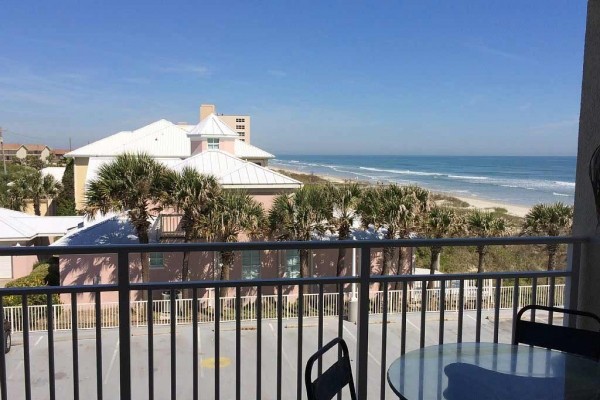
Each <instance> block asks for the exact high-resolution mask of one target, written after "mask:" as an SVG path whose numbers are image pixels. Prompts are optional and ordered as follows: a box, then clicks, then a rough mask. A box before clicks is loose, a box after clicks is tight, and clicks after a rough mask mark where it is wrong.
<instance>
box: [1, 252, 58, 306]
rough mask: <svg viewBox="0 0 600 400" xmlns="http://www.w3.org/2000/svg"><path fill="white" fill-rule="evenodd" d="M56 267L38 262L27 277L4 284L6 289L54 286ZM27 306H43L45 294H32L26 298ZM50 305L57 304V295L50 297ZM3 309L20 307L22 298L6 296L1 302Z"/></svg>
mask: <svg viewBox="0 0 600 400" xmlns="http://www.w3.org/2000/svg"><path fill="white" fill-rule="evenodd" d="M57 270H58V265H56V264H55V263H52V262H50V261H40V262H37V263H36V264H35V265H34V266H33V270H32V271H31V273H30V274H29V275H27V276H24V277H22V278H17V279H15V280H14V281H10V282H8V283H7V284H6V287H7V288H11V287H12V288H18V287H39V286H48V285H52V286H53V285H56V283H57V282H56V281H57V276H58V275H57ZM27 302H28V304H29V305H45V304H46V295H45V294H32V295H29V296H27ZM52 303H53V304H59V303H60V297H59V296H58V295H57V294H53V295H52ZM3 304H4V306H5V307H11V306H20V305H21V304H22V296H6V297H4V302H3Z"/></svg>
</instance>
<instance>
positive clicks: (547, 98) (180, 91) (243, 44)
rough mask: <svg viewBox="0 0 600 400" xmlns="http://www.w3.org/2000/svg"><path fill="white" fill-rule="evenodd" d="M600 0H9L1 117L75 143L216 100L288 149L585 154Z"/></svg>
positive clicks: (13, 134)
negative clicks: (590, 17)
mask: <svg viewBox="0 0 600 400" xmlns="http://www.w3.org/2000/svg"><path fill="white" fill-rule="evenodd" d="M201 3H202V4H201ZM585 7H586V2H585V1H583V0H579V1H573V0H564V1H558V0H528V1H523V0H511V1H509V0H502V1H500V0H494V1H484V0H464V1H463V0H453V1H443V2H442V1H433V0H432V1H426V0H419V1H379V2H371V3H370V4H369V3H367V2H353V1H328V2H323V1H315V2H309V1H289V2H287V1H285V2H284V1H276V2H269V3H267V2H255V1H239V2H229V1H219V2H210V3H209V2H186V3H181V2H163V1H161V2H153V1H143V2H141V1H140V2H136V1H127V2H113V1H94V2H92V1H86V2H81V1H72V2H69V1H60V2H53V1H51V2H36V4H35V5H34V4H33V3H28V2H26V3H23V2H4V3H3V5H2V16H3V18H2V23H1V24H0V38H2V39H1V40H0V126H2V127H3V128H4V129H5V131H6V134H5V136H6V141H8V142H16V141H20V142H46V143H48V144H50V145H52V146H56V147H67V146H68V142H69V137H71V138H72V143H73V147H77V146H80V145H83V144H86V143H88V142H89V141H93V140H97V139H99V138H101V137H104V136H107V135H109V134H112V133H115V132H117V131H120V130H129V129H136V128H138V127H141V126H143V125H145V124H147V123H149V122H152V121H155V120H158V119H160V118H165V119H168V120H171V121H174V122H176V121H187V122H190V123H195V122H197V120H198V107H199V105H200V104H201V103H214V104H216V105H217V110H218V111H219V112H223V113H225V114H236V113H243V114H250V115H251V116H252V118H253V122H252V130H253V139H252V142H253V144H256V145H258V146H261V147H263V148H265V149H267V150H270V151H272V152H275V153H276V154H444V155H453V154H460V155H529V154H531V155H574V154H575V153H576V142H577V124H578V116H579V100H580V91H581V73H582V64H583V44H584V34H585Z"/></svg>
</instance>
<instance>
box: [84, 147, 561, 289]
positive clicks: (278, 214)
mask: <svg viewBox="0 0 600 400" xmlns="http://www.w3.org/2000/svg"><path fill="white" fill-rule="evenodd" d="M165 208H170V209H173V210H174V211H175V212H177V213H179V214H181V215H182V217H181V221H180V227H181V229H182V230H183V238H184V241H185V242H192V241H196V240H206V241H211V242H236V241H238V240H239V238H240V235H241V234H245V235H246V236H248V237H249V238H250V239H251V240H252V239H254V238H259V237H268V238H272V239H275V240H296V241H309V240H313V239H318V238H319V237H321V236H322V235H324V234H326V233H328V232H329V233H330V234H333V235H337V237H338V239H339V240H347V239H349V238H350V237H351V232H352V230H353V227H354V226H355V224H356V223H357V222H358V221H360V224H361V226H362V228H363V229H365V230H367V229H369V230H371V231H373V232H375V233H376V234H377V235H379V236H380V237H381V238H382V240H393V239H406V238H412V237H427V238H447V237H458V236H462V237H481V238H485V237H497V236H506V235H516V234H520V235H539V236H559V235H563V234H568V233H569V232H570V227H571V221H572V215H573V210H572V207H571V206H567V205H564V204H562V203H554V204H537V205H535V206H534V207H532V208H531V210H530V212H529V213H528V214H527V215H526V217H525V219H524V220H523V222H522V224H520V226H513V225H512V224H511V223H510V222H509V221H508V220H506V219H505V218H503V217H502V216H498V215H496V214H495V213H493V212H489V211H482V210H473V211H469V212H466V213H465V212H461V211H460V210H456V209H453V208H450V207H444V206H441V205H438V204H436V202H435V201H433V199H432V196H431V194H430V192H428V191H427V190H425V189H423V188H420V187H418V186H399V185H395V184H391V185H387V186H367V187H362V186H360V185H359V184H357V183H345V184H332V183H328V184H320V185H305V186H303V187H301V188H299V189H297V190H295V191H293V192H292V193H284V194H280V195H278V196H277V197H276V198H275V199H274V202H273V205H272V207H271V209H270V210H268V211H266V210H264V209H263V207H262V205H261V204H260V203H259V202H257V201H256V200H255V199H253V198H252V196H250V195H248V193H246V192H244V191H241V190H232V189H226V190H224V189H223V188H222V187H221V186H220V185H219V183H218V182H217V180H216V178H215V177H213V176H208V175H203V174H200V173H198V172H197V171H196V170H194V169H192V168H184V169H182V170H181V171H173V170H171V169H169V168H167V167H166V166H164V165H162V164H161V163H159V162H157V161H155V160H154V159H153V158H152V157H150V156H149V155H146V154H123V155H120V156H118V157H116V158H115V160H114V161H112V162H110V163H107V164H104V165H103V166H102V167H101V168H100V169H99V171H98V174H97V177H96V179H94V180H92V181H91V182H90V183H89V185H88V187H87V191H86V208H85V212H86V213H87V214H88V215H90V216H94V215H96V213H98V212H101V213H107V212H110V211H116V212H125V213H127V215H128V217H129V219H130V221H131V223H132V225H133V226H134V228H135V230H136V232H137V235H138V239H139V242H140V243H148V242H149V236H148V231H149V228H150V219H151V217H152V216H156V215H158V213H160V212H161V211H163V210H164V209H165ZM557 250H558V246H557V245H554V244H549V245H547V246H546V251H547V255H548V264H547V268H548V270H553V269H554V268H555V264H556V254H557ZM442 251H443V248H442V246H432V247H431V259H430V272H431V273H434V272H435V271H438V270H439V269H440V256H441V254H442ZM476 251H477V253H478V256H479V257H478V268H477V271H478V272H483V271H484V268H485V267H484V265H485V255H486V252H487V249H486V246H485V245H478V246H477V248H476ZM346 252H347V249H341V248H340V249H339V253H338V259H337V274H338V275H341V274H342V273H343V270H344V268H345V260H346V257H347V254H346ZM189 256H190V254H189V252H186V253H184V255H183V262H182V280H183V281H186V280H188V277H189ZM382 256H383V261H382V268H381V274H389V273H391V272H394V273H397V274H403V273H410V270H409V269H408V268H409V267H407V265H410V263H409V262H407V261H408V260H407V257H408V254H407V252H406V251H403V250H402V249H400V251H398V255H397V260H396V261H397V262H396V266H397V270H396V271H392V270H391V268H392V265H393V261H394V260H393V256H394V252H393V249H392V248H384V249H383V255H382ZM220 258H221V262H222V267H221V271H220V279H222V280H228V279H229V274H230V271H231V268H232V266H233V261H234V257H233V252H231V251H221V252H220ZM299 258H300V276H302V277H306V276H309V275H310V268H309V250H305V249H302V250H300V251H299ZM141 264H142V278H143V280H144V281H148V280H149V259H148V256H147V254H142V260H141Z"/></svg>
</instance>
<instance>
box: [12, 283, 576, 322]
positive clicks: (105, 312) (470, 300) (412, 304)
mask: <svg viewBox="0 0 600 400" xmlns="http://www.w3.org/2000/svg"><path fill="white" fill-rule="evenodd" d="M440 292H441V290H440V289H427V290H426V293H427V301H426V303H425V304H426V305H427V306H426V307H427V310H426V311H427V312H439V307H440V301H439V298H440ZM532 292H533V287H532V286H520V287H519V304H518V305H517V308H520V307H524V306H526V305H528V304H531V303H532V300H533V296H532V294H533V293H532ZM550 293H551V286H550V285H538V286H537V288H536V296H535V299H536V303H537V304H540V305H550V304H551V302H550V295H551V294H550ZM564 293H565V285H564V284H557V285H555V289H554V302H553V303H552V304H554V305H555V306H558V307H560V306H562V305H564ZM513 294H514V287H513V286H502V287H501V288H500V297H499V299H500V301H499V309H501V310H506V309H512V308H513V298H514V296H513ZM338 296H339V294H338V293H324V294H323V316H325V317H333V316H337V315H338ZM344 296H345V297H346V298H345V299H344V308H347V306H348V301H349V298H350V296H351V294H350V293H345V294H344ZM421 296H422V291H421V289H410V290H409V291H408V293H407V299H408V301H407V306H406V309H407V312H420V311H421V304H423V302H422V299H421ZM303 297H304V313H303V315H304V317H305V318H311V317H318V314H319V295H318V294H316V293H315V294H304V296H303ZM495 297H496V288H495V287H486V288H484V289H483V292H482V304H481V309H482V310H493V309H495V308H496V304H495ZM297 299H298V296H296V295H283V296H282V300H283V304H282V311H283V315H282V318H284V319H289V318H296V317H297V316H298V313H297ZM370 299H371V304H370V313H371V314H381V313H382V312H383V292H381V291H380V292H371V295H370ZM445 299H446V301H445V305H444V307H445V311H446V312H453V311H454V312H457V311H458V307H459V304H460V302H459V289H457V288H447V289H446V290H445ZM235 301H236V298H235V297H224V298H221V299H220V303H221V317H220V320H221V322H232V321H235ZM241 304H242V307H241V310H242V311H241V314H242V315H241V320H242V321H254V320H256V315H257V313H256V306H257V304H256V296H242V298H241ZM387 305H388V313H390V314H396V313H401V312H402V290H389V291H388V302H387ZM147 307H148V301H134V302H132V303H131V325H132V326H135V327H140V326H146V325H147V323H148V321H147V316H148V309H147ZM77 308H78V314H77V322H78V323H77V327H78V328H79V329H93V328H95V327H96V322H95V321H96V316H95V310H94V304H79V305H78V307H77ZM152 309H153V313H152V318H153V323H154V325H169V324H170V322H171V313H170V309H171V301H170V300H153V301H152ZM175 309H176V310H177V312H176V315H175V319H176V323H177V324H189V323H191V322H192V300H191V299H177V300H176V307H175ZM476 309H477V288H475V287H466V288H465V289H464V299H463V310H465V311H469V310H473V311H474V310H476ZM28 310H29V331H30V332H35V331H46V330H47V323H46V321H47V313H46V310H47V308H46V306H45V305H35V306H28ZM198 310H199V315H198V322H200V323H212V322H214V321H215V307H214V299H213V298H201V299H198ZM52 312H53V320H54V326H55V329H56V330H70V329H71V328H72V318H71V305H70V304H54V305H53V307H52ZM345 312H346V310H345ZM4 315H5V316H6V317H7V318H8V320H9V321H10V322H11V325H12V330H13V332H22V331H23V309H22V308H21V307H4ZM262 318H263V319H276V318H277V295H263V296H262ZM101 320H102V326H103V327H104V328H116V327H118V326H119V304H118V303H117V302H115V303H102V308H101Z"/></svg>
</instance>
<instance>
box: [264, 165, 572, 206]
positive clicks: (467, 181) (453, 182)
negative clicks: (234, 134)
mask: <svg viewBox="0 0 600 400" xmlns="http://www.w3.org/2000/svg"><path fill="white" fill-rule="evenodd" d="M273 164H274V165H277V164H279V165H288V166H289V167H290V168H296V169H299V170H301V171H306V170H313V169H314V172H315V173H317V174H318V173H319V172H321V171H322V172H323V173H327V171H332V172H335V175H336V176H339V177H340V178H347V179H352V178H356V177H358V178H362V179H368V180H370V181H373V182H376V181H384V182H385V181H389V182H392V183H398V184H407V183H410V184H418V185H423V186H425V187H429V188H431V189H434V190H451V191H452V192H457V191H456V189H458V188H460V189H468V192H469V193H478V192H480V190H479V189H477V188H481V190H486V191H489V190H491V188H492V187H498V188H507V189H512V190H516V191H518V190H526V191H528V192H529V191H531V192H536V191H538V192H542V193H545V195H546V196H561V197H569V196H573V192H574V188H575V182H570V181H563V180H552V179H547V180H545V179H533V178H532V179H527V178H520V177H519V178H517V177H514V178H513V177H510V176H497V175H495V174H490V175H488V176H486V175H477V174H473V175H469V174H468V172H469V171H468V170H465V171H464V172H466V174H462V173H461V171H456V172H458V173H456V172H455V173H448V172H443V171H440V172H430V171H419V170H412V169H401V168H398V169H394V168H377V167H372V166H360V165H339V164H343V163H339V162H338V163H336V164H337V165H336V164H329V163H327V162H323V163H319V161H316V162H315V161H313V160H310V161H299V160H273ZM461 186H462V187H461ZM528 196H530V195H528Z"/></svg>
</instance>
